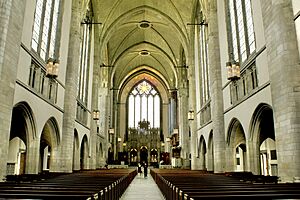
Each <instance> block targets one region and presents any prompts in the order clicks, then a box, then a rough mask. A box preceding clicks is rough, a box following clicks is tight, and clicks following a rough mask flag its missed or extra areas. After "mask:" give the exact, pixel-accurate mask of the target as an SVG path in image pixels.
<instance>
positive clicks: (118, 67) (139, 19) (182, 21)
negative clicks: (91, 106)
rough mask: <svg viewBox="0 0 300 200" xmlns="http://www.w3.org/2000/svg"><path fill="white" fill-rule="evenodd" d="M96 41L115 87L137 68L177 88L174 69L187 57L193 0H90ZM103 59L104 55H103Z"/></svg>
mask: <svg viewBox="0 0 300 200" xmlns="http://www.w3.org/2000/svg"><path fill="white" fill-rule="evenodd" d="M92 4H93V12H94V18H95V22H101V23H102V25H101V26H100V27H99V29H98V30H99V33H96V34H98V35H97V36H96V39H99V40H100V42H99V43H100V45H101V46H100V50H101V52H107V53H106V61H105V62H107V63H105V64H106V65H109V66H113V69H112V72H113V80H114V81H113V82H114V87H120V84H121V83H122V82H124V79H125V78H126V77H128V74H130V73H132V71H134V70H136V69H144V68H145V67H143V66H147V67H148V68H151V69H153V71H158V72H159V74H160V75H161V76H163V79H164V80H166V81H167V82H168V83H167V84H166V85H169V86H170V87H176V83H177V74H176V71H177V70H176V67H177V66H180V65H182V63H181V60H182V55H184V54H183V53H182V52H183V50H184V52H185V56H188V55H187V47H188V45H189V40H188V35H189V34H190V33H189V31H190V30H189V29H190V27H188V26H187V23H190V22H191V21H192V20H191V17H192V12H193V8H194V4H195V0H93V1H92ZM102 57H103V55H102Z"/></svg>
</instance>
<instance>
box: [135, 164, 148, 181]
mask: <svg viewBox="0 0 300 200" xmlns="http://www.w3.org/2000/svg"><path fill="white" fill-rule="evenodd" d="M142 167H143V168H144V177H145V178H147V174H148V164H147V163H146V162H143V163H142V164H141V163H139V164H138V168H137V171H138V173H139V175H140V176H141V175H142Z"/></svg>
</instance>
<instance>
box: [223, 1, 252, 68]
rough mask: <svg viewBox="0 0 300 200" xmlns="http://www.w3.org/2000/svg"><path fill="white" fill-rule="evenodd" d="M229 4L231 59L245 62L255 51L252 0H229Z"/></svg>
mask: <svg viewBox="0 0 300 200" xmlns="http://www.w3.org/2000/svg"><path fill="white" fill-rule="evenodd" d="M228 2H229V4H228V8H229V16H230V17H229V21H230V26H229V28H230V32H231V34H230V35H231V38H229V40H231V48H232V49H231V51H230V52H231V53H232V58H231V59H233V60H235V61H239V62H244V61H245V60H246V59H247V58H248V57H249V56H250V55H251V53H253V52H254V51H255V36H254V27H253V16H252V8H251V0H228Z"/></svg>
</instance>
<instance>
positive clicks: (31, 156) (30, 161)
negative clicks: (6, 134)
mask: <svg viewBox="0 0 300 200" xmlns="http://www.w3.org/2000/svg"><path fill="white" fill-rule="evenodd" d="M26 148H27V150H26V168H25V174H38V172H39V159H38V158H39V157H40V138H35V139H34V140H30V142H29V143H28V144H27V146H26Z"/></svg>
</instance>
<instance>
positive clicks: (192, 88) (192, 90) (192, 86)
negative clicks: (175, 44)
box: [188, 27, 198, 170]
mask: <svg viewBox="0 0 300 200" xmlns="http://www.w3.org/2000/svg"><path fill="white" fill-rule="evenodd" d="M193 28H194V29H197V27H193ZM194 29H192V31H191V32H193V33H195V30H194ZM194 37H197V36H196V35H194ZM191 41H195V38H193V39H191ZM195 45H197V44H195V42H194V44H192V45H191V47H190V51H191V52H194V54H191V55H192V56H190V59H189V71H188V72H189V73H188V79H189V85H188V87H189V99H188V101H189V110H191V111H194V120H192V121H190V122H189V127H190V131H191V141H190V144H189V145H190V151H191V170H197V169H198V164H197V163H198V162H197V132H196V125H197V121H198V120H197V117H198V115H197V110H196V80H195V74H196V71H195V67H196V65H195V57H196V56H198V55H197V53H198V52H195V49H196V48H195ZM197 60H198V59H197Z"/></svg>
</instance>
